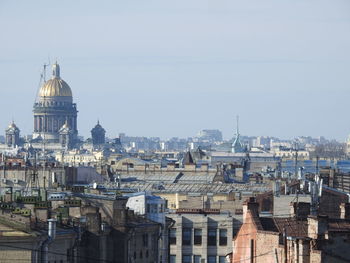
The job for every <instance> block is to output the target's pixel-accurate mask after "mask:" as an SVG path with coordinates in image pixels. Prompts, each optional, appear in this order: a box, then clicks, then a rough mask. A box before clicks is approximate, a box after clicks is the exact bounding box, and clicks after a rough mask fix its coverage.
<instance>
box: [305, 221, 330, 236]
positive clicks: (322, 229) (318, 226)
mask: <svg viewBox="0 0 350 263" xmlns="http://www.w3.org/2000/svg"><path fill="white" fill-rule="evenodd" d="M307 225H308V228H307V233H308V237H309V238H312V239H324V237H325V233H326V232H327V230H328V216H324V215H322V216H321V215H319V216H317V217H316V216H309V217H308V218H307Z"/></svg>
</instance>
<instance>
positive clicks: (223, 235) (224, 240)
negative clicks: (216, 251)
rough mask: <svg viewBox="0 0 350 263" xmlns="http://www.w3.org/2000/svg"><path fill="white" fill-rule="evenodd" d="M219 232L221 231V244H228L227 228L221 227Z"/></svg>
mask: <svg viewBox="0 0 350 263" xmlns="http://www.w3.org/2000/svg"><path fill="white" fill-rule="evenodd" d="M219 232H220V239H219V245H220V246H227V229H220V230H219Z"/></svg>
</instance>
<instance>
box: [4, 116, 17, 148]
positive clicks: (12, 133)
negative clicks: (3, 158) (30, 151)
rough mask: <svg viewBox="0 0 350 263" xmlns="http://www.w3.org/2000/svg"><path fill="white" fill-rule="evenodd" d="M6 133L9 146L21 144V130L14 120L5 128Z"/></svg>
mask: <svg viewBox="0 0 350 263" xmlns="http://www.w3.org/2000/svg"><path fill="white" fill-rule="evenodd" d="M5 133H6V144H7V146H9V147H11V146H12V147H15V146H16V145H19V133H20V130H19V129H18V127H17V126H16V124H15V123H14V122H13V121H12V123H11V124H10V125H9V126H8V127H7V129H6V130H5Z"/></svg>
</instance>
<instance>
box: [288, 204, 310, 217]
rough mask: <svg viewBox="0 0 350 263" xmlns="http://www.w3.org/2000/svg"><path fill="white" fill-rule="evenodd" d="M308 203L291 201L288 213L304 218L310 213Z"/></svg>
mask: <svg viewBox="0 0 350 263" xmlns="http://www.w3.org/2000/svg"><path fill="white" fill-rule="evenodd" d="M310 207H311V205H310V203H306V202H298V203H297V202H292V203H290V214H291V216H293V217H296V218H297V219H306V218H307V217H308V216H309V215H310Z"/></svg>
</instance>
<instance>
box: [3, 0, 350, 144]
mask: <svg viewBox="0 0 350 263" xmlns="http://www.w3.org/2000/svg"><path fill="white" fill-rule="evenodd" d="M81 3H82V2H81ZM81 3H70V2H68V1H62V2H60V3H55V2H51V3H46V2H37V3H36V4H33V3H30V4H29V3H22V5H21V6H18V5H15V4H13V3H11V2H10V1H4V2H2V3H1V4H0V14H1V16H0V22H1V23H0V24H1V25H0V28H1V30H2V32H3V37H4V39H6V41H2V42H1V43H0V48H1V50H2V51H3V55H2V59H1V61H0V81H1V83H2V87H1V92H2V98H5V100H4V99H3V105H2V113H3V114H2V116H3V122H2V123H1V124H0V128H1V129H2V130H4V129H5V128H6V127H7V125H8V124H9V123H10V122H11V120H12V119H14V121H15V122H16V124H17V125H18V127H19V128H20V129H21V131H22V135H24V134H31V133H32V132H33V119H32V107H33V103H34V99H35V95H36V93H37V90H38V82H39V78H40V72H41V70H42V65H43V64H44V63H47V62H48V57H50V61H51V63H53V62H54V61H55V60H56V58H57V60H58V62H59V63H60V64H61V67H62V77H63V79H64V80H66V81H67V83H68V84H69V85H70V86H71V88H72V91H73V96H74V99H75V100H76V102H77V105H78V111H79V117H78V130H79V134H80V135H83V136H84V137H85V138H86V137H89V136H90V134H89V132H90V130H91V129H92V128H93V127H94V125H95V124H96V122H97V119H99V120H100V122H101V124H102V126H103V127H104V128H105V129H106V131H107V136H108V137H115V136H117V135H118V133H120V132H124V133H126V134H128V135H134V136H142V135H144V136H149V137H150V136H159V137H161V138H171V137H181V138H185V137H189V136H194V135H196V134H197V132H198V131H199V130H201V129H210V128H217V129H219V130H221V131H222V132H223V135H224V138H225V139H228V138H229V137H232V136H233V135H234V131H235V120H234V119H235V116H236V115H239V116H240V122H241V125H240V128H241V133H242V134H243V135H265V136H275V137H280V138H294V137H297V136H301V135H305V136H307V135H310V136H313V137H317V136H320V135H323V136H325V137H326V138H335V139H337V140H339V141H345V139H346V138H347V136H348V134H349V132H350V124H348V123H347V121H346V118H347V111H346V105H347V95H349V89H348V88H347V87H348V85H349V83H350V77H349V76H348V74H347V71H346V68H347V66H348V65H349V61H350V60H349V54H348V52H347V46H348V43H349V41H350V38H349V36H348V35H347V34H344V33H343V32H347V30H348V29H349V25H350V15H349V12H346V10H348V8H349V4H348V3H346V2H344V1H321V2H318V3H317V6H316V5H315V3H312V2H309V3H302V2H300V3H297V4H295V3H293V4H289V3H280V2H277V1H272V0H269V1H266V2H265V3H260V2H256V3H255V5H254V8H252V7H251V6H249V4H247V3H243V2H242V1H234V2H232V3H231V2H229V1H219V2H215V3H214V2H213V1H209V2H207V3H202V2H200V1H186V2H185V1H179V2H177V3H161V2H160V1H153V2H151V3H147V4H146V3H142V2H137V3H122V2H119V1H118V2H116V3H114V2H109V3H108V5H107V4H106V5H103V4H94V3H92V2H85V1H84V4H85V5H84V6H81ZM80 8H82V11H83V12H79V11H80ZM13 12H16V15H15V16H14V15H13ZM53 12H57V13H59V18H56V20H55V19H52V13H53ZM160 21H162V23H160ZM101 29H104V30H101ZM257 43H259V45H257Z"/></svg>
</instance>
